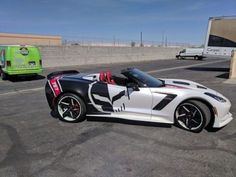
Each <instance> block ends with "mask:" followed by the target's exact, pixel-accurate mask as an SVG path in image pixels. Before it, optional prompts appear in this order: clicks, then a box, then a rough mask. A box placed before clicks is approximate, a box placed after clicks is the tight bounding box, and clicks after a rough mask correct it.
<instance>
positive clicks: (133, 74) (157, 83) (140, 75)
mask: <svg viewBox="0 0 236 177" xmlns="http://www.w3.org/2000/svg"><path fill="white" fill-rule="evenodd" d="M123 74H124V75H125V76H127V77H128V78H131V79H134V80H136V81H138V82H141V83H142V84H143V86H147V87H161V86H163V85H164V81H162V80H159V79H156V78H154V77H152V76H150V75H149V74H147V73H145V72H143V71H140V70H139V69H136V68H134V69H129V70H127V72H125V73H123Z"/></svg>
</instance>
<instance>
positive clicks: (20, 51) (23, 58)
mask: <svg viewBox="0 0 236 177" xmlns="http://www.w3.org/2000/svg"><path fill="white" fill-rule="evenodd" d="M42 70H43V69H42V59H41V55H40V52H39V49H38V48H37V47H34V46H21V45H8V46H0V75H1V78H2V79H3V80H5V79H7V78H8V77H10V76H12V75H35V74H40V73H42Z"/></svg>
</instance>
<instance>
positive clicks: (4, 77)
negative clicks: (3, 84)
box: [0, 71, 8, 80]
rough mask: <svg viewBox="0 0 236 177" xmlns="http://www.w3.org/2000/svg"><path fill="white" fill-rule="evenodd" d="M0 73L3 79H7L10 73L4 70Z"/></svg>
mask: <svg viewBox="0 0 236 177" xmlns="http://www.w3.org/2000/svg"><path fill="white" fill-rule="evenodd" d="M0 75H1V78H2V80H7V78H8V75H7V74H6V73H4V72H3V71H0Z"/></svg>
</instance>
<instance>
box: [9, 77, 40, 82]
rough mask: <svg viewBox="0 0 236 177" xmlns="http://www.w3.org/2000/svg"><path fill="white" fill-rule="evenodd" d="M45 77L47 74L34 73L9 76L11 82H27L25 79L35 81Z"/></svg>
mask: <svg viewBox="0 0 236 177" xmlns="http://www.w3.org/2000/svg"><path fill="white" fill-rule="evenodd" d="M42 79H45V76H42V75H33V76H11V77H9V78H8V80H9V81H10V82H25V81H34V80H42Z"/></svg>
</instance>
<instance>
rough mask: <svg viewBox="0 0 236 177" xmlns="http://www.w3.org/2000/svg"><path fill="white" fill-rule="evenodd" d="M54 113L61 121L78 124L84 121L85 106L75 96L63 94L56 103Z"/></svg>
mask: <svg viewBox="0 0 236 177" xmlns="http://www.w3.org/2000/svg"><path fill="white" fill-rule="evenodd" d="M56 112H57V113H58V116H59V119H60V120H62V121H66V122H80V121H83V120H85V114H86V106H85V103H84V101H83V100H82V99H81V98H80V97H78V96H77V95H75V94H71V93H65V94H63V95H61V96H60V97H59V99H58V101H57V105H56Z"/></svg>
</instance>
